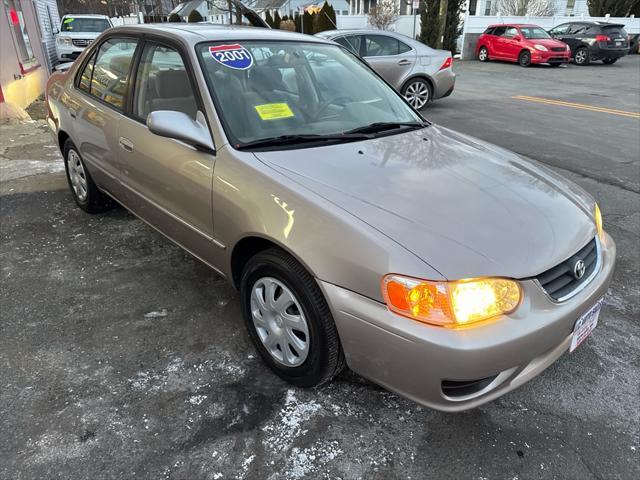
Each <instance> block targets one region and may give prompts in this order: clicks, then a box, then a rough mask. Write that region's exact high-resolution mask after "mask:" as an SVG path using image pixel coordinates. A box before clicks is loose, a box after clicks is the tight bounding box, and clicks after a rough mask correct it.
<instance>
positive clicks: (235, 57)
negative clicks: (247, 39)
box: [209, 43, 253, 70]
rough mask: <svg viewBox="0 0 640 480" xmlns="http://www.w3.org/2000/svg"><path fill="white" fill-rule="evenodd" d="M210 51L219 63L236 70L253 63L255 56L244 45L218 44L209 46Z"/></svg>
mask: <svg viewBox="0 0 640 480" xmlns="http://www.w3.org/2000/svg"><path fill="white" fill-rule="evenodd" d="M209 53H210V54H211V56H212V57H213V58H214V60H215V61H216V62H218V63H221V64H222V65H224V66H225V67H229V68H235V69H236V70H246V69H248V68H251V66H252V65H253V57H252V56H251V54H250V53H249V50H247V49H246V48H244V47H243V46H242V45H240V44H238V43H235V44H233V45H218V46H215V47H209Z"/></svg>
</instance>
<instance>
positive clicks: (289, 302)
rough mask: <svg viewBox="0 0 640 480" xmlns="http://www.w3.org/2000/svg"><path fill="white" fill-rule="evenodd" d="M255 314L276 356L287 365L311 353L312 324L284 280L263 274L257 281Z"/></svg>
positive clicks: (263, 339)
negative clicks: (310, 327) (310, 333)
mask: <svg viewBox="0 0 640 480" xmlns="http://www.w3.org/2000/svg"><path fill="white" fill-rule="evenodd" d="M251 317H252V318H253V326H254V327H255V329H256V332H257V333H258V338H259V339H260V341H261V342H262V344H263V345H264V348H266V349H267V351H268V352H269V354H271V356H272V357H273V358H274V360H276V361H277V362H278V363H280V364H281V365H284V366H286V367H297V366H299V365H302V363H304V361H305V360H306V359H307V356H308V355H309V345H310V341H309V340H310V339H309V326H308V325H307V320H306V319H305V317H304V313H303V312H302V308H301V307H300V303H299V302H298V300H297V299H296V297H295V296H294V295H293V293H291V290H289V289H288V288H287V287H286V286H285V285H284V284H283V283H282V282H280V281H279V280H276V279H275V278H272V277H263V278H260V279H259V280H257V281H256V282H255V283H254V284H253V287H251Z"/></svg>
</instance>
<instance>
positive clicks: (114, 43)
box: [80, 38, 137, 110]
mask: <svg viewBox="0 0 640 480" xmlns="http://www.w3.org/2000/svg"><path fill="white" fill-rule="evenodd" d="M136 45H137V41H136V40H131V39H115V38H112V39H109V40H107V41H106V42H104V43H103V44H102V45H100V49H99V50H98V53H97V57H96V61H95V66H94V67H93V72H91V80H90V82H91V83H90V86H89V93H90V94H91V95H92V96H94V97H96V98H99V99H101V100H103V101H105V102H107V103H108V104H110V105H112V106H114V107H115V108H117V109H118V110H122V109H123V108H124V100H125V98H124V97H125V94H126V90H127V82H128V81H129V69H130V66H131V61H132V60H133V54H134V53H135V50H136ZM90 64H91V62H89V64H87V68H89V65H90ZM87 68H85V72H86V73H88V71H87ZM85 72H83V75H82V77H86V75H85ZM80 85H81V88H82V85H83V78H81V79H80Z"/></svg>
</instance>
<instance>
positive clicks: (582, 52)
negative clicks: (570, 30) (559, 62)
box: [573, 47, 591, 66]
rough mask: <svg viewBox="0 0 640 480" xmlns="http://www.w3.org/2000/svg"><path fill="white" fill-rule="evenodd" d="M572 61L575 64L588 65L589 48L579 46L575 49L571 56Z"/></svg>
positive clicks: (589, 59)
mask: <svg viewBox="0 0 640 480" xmlns="http://www.w3.org/2000/svg"><path fill="white" fill-rule="evenodd" d="M573 61H574V62H575V64H576V65H580V66H584V65H589V62H590V61H591V58H590V55H589V49H588V48H587V47H580V48H579V49H577V50H576V54H575V55H574V56H573Z"/></svg>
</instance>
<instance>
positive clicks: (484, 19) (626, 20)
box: [462, 15, 640, 34]
mask: <svg viewBox="0 0 640 480" xmlns="http://www.w3.org/2000/svg"><path fill="white" fill-rule="evenodd" d="M579 21H587V22H596V21H599V22H608V23H620V24H622V25H624V26H625V30H626V31H627V33H640V18H633V17H505V16H482V15H469V16H467V17H466V18H465V22H464V29H463V31H462V32H463V34H464V33H482V32H484V30H485V29H486V28H487V27H488V26H489V25H492V24H494V23H532V24H534V25H539V26H541V27H542V28H544V29H545V30H549V29H551V28H553V27H555V26H556V25H560V24H561V23H567V22H579Z"/></svg>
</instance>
